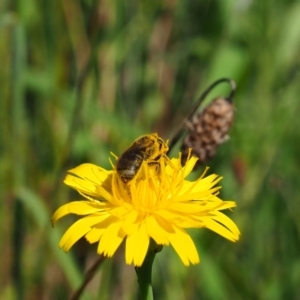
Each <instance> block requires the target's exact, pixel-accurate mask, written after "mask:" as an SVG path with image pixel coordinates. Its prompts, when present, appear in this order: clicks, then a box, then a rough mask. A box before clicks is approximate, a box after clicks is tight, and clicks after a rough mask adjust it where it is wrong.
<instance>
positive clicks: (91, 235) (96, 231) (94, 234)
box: [85, 227, 106, 244]
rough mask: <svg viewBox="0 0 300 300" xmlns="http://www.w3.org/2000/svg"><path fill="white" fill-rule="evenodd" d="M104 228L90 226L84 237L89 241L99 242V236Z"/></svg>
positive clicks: (91, 242)
mask: <svg viewBox="0 0 300 300" xmlns="http://www.w3.org/2000/svg"><path fill="white" fill-rule="evenodd" d="M105 230H106V228H96V227H94V228H92V229H91V231H89V232H88V233H87V234H86V235H85V238H86V240H87V241H88V242H89V243H90V244H93V243H96V242H99V240H100V238H101V236H102V235H103V233H104V231H105Z"/></svg>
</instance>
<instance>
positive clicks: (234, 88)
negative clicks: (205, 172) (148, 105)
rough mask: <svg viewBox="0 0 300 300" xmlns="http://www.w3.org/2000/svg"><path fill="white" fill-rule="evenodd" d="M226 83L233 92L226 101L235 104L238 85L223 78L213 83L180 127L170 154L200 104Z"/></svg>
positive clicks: (172, 142)
mask: <svg viewBox="0 0 300 300" xmlns="http://www.w3.org/2000/svg"><path fill="white" fill-rule="evenodd" d="M223 82H226V83H228V84H229V85H230V87H231V91H230V94H229V96H228V97H226V98H225V99H226V100H227V101H229V102H233V96H234V94H235V90H236V83H235V82H234V81H233V80H232V79H230V78H221V79H218V80H216V81H215V82H213V83H212V84H211V85H210V86H209V87H208V88H207V89H206V90H205V91H204V92H203V93H202V94H201V96H200V97H199V98H198V100H197V101H196V103H195V104H194V106H193V108H192V110H191V112H190V113H189V115H188V116H187V117H186V118H185V119H184V121H183V123H182V125H181V126H180V127H179V129H178V130H177V132H176V134H175V135H174V137H173V138H172V139H171V140H170V144H169V151H168V152H170V151H171V150H172V148H173V146H174V145H175V144H176V143H177V142H178V140H179V139H180V138H181V136H182V134H183V131H184V124H185V122H186V121H190V120H191V118H192V117H193V115H194V114H195V112H196V111H197V110H198V108H199V106H200V104H201V103H202V102H203V100H204V99H205V98H206V96H207V95H208V94H209V93H210V92H211V91H212V90H213V89H214V88H215V87H216V86H217V85H219V84H220V83H223Z"/></svg>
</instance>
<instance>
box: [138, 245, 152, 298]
mask: <svg viewBox="0 0 300 300" xmlns="http://www.w3.org/2000/svg"><path fill="white" fill-rule="evenodd" d="M156 253H157V245H156V243H155V242H154V241H153V240H152V239H151V241H150V246H149V250H148V253H147V255H146V257H145V260H144V262H143V264H142V265H141V266H140V267H136V268H135V271H136V274H137V277H138V284H139V290H140V300H153V299H154V298H153V290H152V280H151V276H152V264H153V261H154V257H155V254H156Z"/></svg>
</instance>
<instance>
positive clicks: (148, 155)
mask: <svg viewBox="0 0 300 300" xmlns="http://www.w3.org/2000/svg"><path fill="white" fill-rule="evenodd" d="M168 150H169V147H168V145H167V143H165V142H164V140H163V139H162V138H160V137H159V136H158V135H157V133H151V134H146V135H142V136H140V137H139V138H137V139H136V140H135V141H134V142H133V144H132V145H131V146H130V147H129V148H128V149H127V150H126V151H125V152H123V154H121V156H120V157H119V158H118V160H117V162H116V170H117V174H118V175H119V177H120V178H121V180H122V181H123V182H124V183H128V182H129V181H130V180H132V179H133V178H134V176H135V175H136V174H137V173H138V171H139V169H140V167H141V166H142V163H143V161H146V162H147V163H148V165H159V161H158V160H159V159H160V158H161V156H165V157H166V153H167V151H168Z"/></svg>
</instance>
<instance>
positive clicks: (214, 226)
mask: <svg viewBox="0 0 300 300" xmlns="http://www.w3.org/2000/svg"><path fill="white" fill-rule="evenodd" d="M203 219H204V222H205V225H206V228H208V229H210V230H212V231H214V232H216V233H217V234H219V235H221V236H223V237H224V238H226V239H228V240H230V241H232V242H235V241H237V240H238V239H239V237H238V236H237V235H236V234H235V233H233V232H231V231H230V230H228V229H227V228H226V227H224V226H223V225H221V224H220V223H218V222H216V221H214V220H213V219H212V218H211V217H205V218H203Z"/></svg>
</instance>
